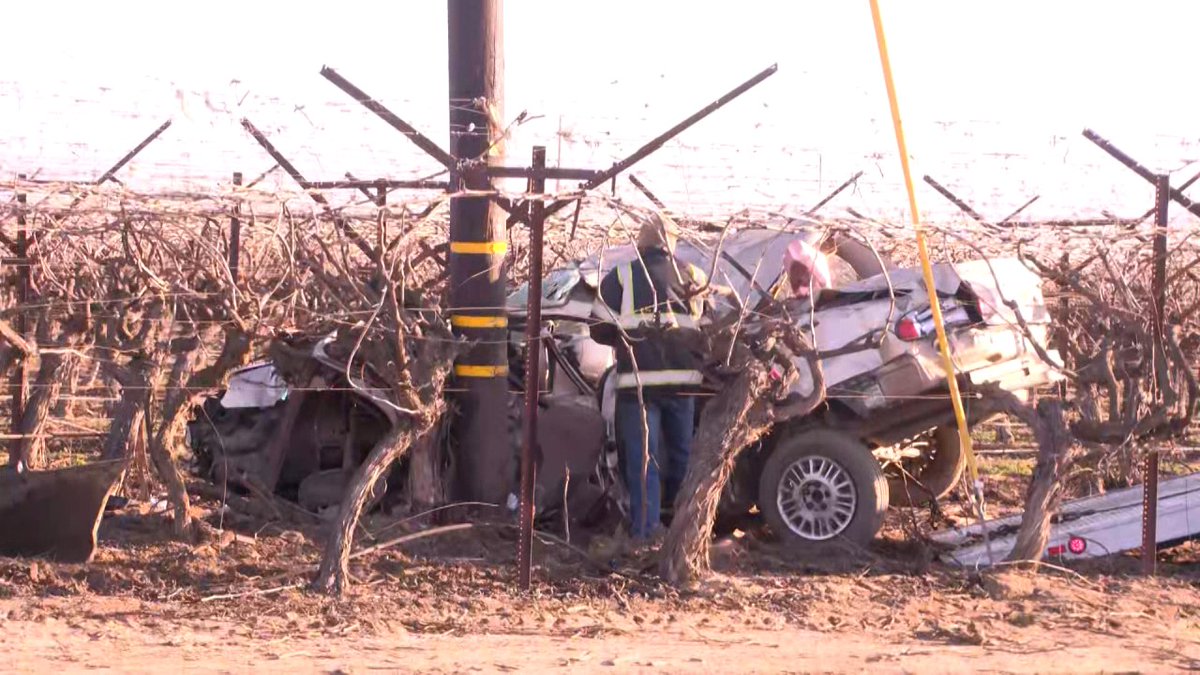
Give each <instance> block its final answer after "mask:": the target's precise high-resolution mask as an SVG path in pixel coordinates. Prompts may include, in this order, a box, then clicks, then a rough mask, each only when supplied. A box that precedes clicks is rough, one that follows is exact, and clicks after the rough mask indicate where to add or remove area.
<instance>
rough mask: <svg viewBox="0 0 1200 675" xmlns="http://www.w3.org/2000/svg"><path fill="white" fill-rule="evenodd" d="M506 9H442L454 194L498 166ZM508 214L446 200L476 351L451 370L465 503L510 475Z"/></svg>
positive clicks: (499, 490) (459, 311) (454, 265)
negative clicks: (456, 389) (457, 390)
mask: <svg viewBox="0 0 1200 675" xmlns="http://www.w3.org/2000/svg"><path fill="white" fill-rule="evenodd" d="M503 8H504V5H503V2H502V0H447V3H446V11H447V25H448V29H449V33H448V38H449V39H448V46H449V74H450V102H449V103H450V154H451V155H453V157H454V158H455V160H456V162H457V163H456V164H455V169H454V171H453V175H452V176H451V180H450V184H451V185H450V189H451V192H461V191H462V190H490V189H491V188H492V182H491V180H490V179H489V178H488V176H487V174H486V165H488V164H497V165H499V164H500V163H501V160H502V159H503V144H502V142H498V141H500V139H501V134H502V133H503V130H502V129H500V128H498V127H499V125H498V124H497V121H498V120H499V119H501V118H502V116H503V114H504V113H503V110H504V106H503V102H504V87H503V80H504V46H503V45H504V40H503V19H504V9H503ZM504 222H505V214H504V213H503V212H502V211H501V210H500V208H499V207H498V206H497V205H496V204H494V203H493V201H492V200H491V199H489V198H488V197H486V196H482V197H481V196H471V197H452V198H451V200H450V301H451V306H452V308H451V311H452V314H451V324H452V325H453V327H454V329H455V331H456V332H457V333H458V334H460V335H463V336H465V337H466V338H467V339H469V340H473V341H476V342H475V345H474V346H473V347H472V348H471V349H470V350H469V351H468V352H467V353H466V354H465V355H464V356H463V357H461V358H460V359H459V361H458V363H457V364H456V365H455V369H454V372H455V375H456V376H457V378H458V380H459V383H460V384H461V385H462V387H463V388H464V389H465V390H466V391H465V392H464V393H463V394H462V395H461V397H460V399H459V409H460V411H461V421H460V423H459V424H458V442H459V447H460V448H461V451H460V454H459V464H458V466H459V468H460V471H461V473H460V474H459V476H458V487H459V488H460V490H461V491H462V492H463V493H464V494H463V497H465V498H468V499H474V500H478V501H486V502H491V503H504V501H505V499H506V497H507V494H506V488H507V486H508V484H509V481H510V480H511V476H512V475H513V471H512V467H513V456H512V454H513V453H512V451H511V448H510V445H509V444H510V440H509V438H510V437H509V435H508V433H507V428H508V420H507V405H506V403H507V397H508V386H507V380H508V365H507V364H508V353H507V349H506V338H507V332H508V331H507V328H508V321H507V318H506V314H505V311H504V291H505V288H504V282H505V266H504V256H505V253H506V252H507V243H506V240H505V228H504Z"/></svg>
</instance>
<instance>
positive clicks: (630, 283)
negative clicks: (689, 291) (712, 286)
mask: <svg viewBox="0 0 1200 675" xmlns="http://www.w3.org/2000/svg"><path fill="white" fill-rule="evenodd" d="M643 261H644V264H643ZM676 269H678V276H682V277H684V280H685V281H688V282H690V283H692V284H695V286H694V287H695V288H697V289H698V288H701V287H703V286H704V285H705V283H706V281H707V277H706V275H705V274H704V272H703V271H702V270H701V269H700V268H698V267H696V266H695V265H690V264H687V263H684V262H681V261H677V260H673V259H672V258H671V257H670V256H669V255H668V254H667V253H666V252H665V251H647V252H643V254H642V257H641V259H638V260H633V261H631V262H627V263H623V264H621V265H618V266H617V267H616V269H614V270H613V271H612V272H610V273H609V274H608V275H607V276H605V278H604V280H603V281H602V282H601V285H600V286H601V287H600V292H599V293H597V297H596V300H595V303H594V304H593V307H592V314H593V318H594V319H595V320H596V321H599V322H603V323H606V324H608V325H610V326H613V327H615V330H613V331H609V332H610V333H615V334H616V336H615V339H612V340H602V339H600V338H599V337H597V338H596V339H597V340H598V341H601V342H604V343H605V344H611V345H612V346H613V347H616V349H617V381H616V385H617V387H618V388H619V389H632V388H636V387H639V386H641V387H655V388H659V389H667V388H677V389H687V388H694V387H696V386H697V385H699V384H701V382H702V381H703V375H702V374H701V373H700V371H699V370H698V369H697V364H696V357H695V355H693V354H692V353H691V352H690V351H688V350H686V349H683V348H681V347H680V345H679V344H672V343H673V339H672V336H673V335H677V334H674V333H673V331H676V330H696V329H698V327H699V324H700V319H701V317H702V315H703V311H704V301H703V299H702V298H700V297H691V298H687V299H686V300H685V299H684V297H685V295H686V293H682V292H681V291H684V284H681V283H679V280H678V276H677V275H676ZM647 329H652V330H647ZM599 333H600V331H597V330H593V336H597V335H598V334H599ZM635 366H636V367H635Z"/></svg>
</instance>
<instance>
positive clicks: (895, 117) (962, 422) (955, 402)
mask: <svg viewBox="0 0 1200 675" xmlns="http://www.w3.org/2000/svg"><path fill="white" fill-rule="evenodd" d="M870 1H871V17H872V18H873V19H874V20H875V40H876V42H878V43H879V60H880V61H881V62H882V64H883V81H884V84H886V85H887V94H888V104H889V105H891V108H892V125H893V126H894V127H895V130H896V145H897V146H898V147H899V150H900V165H901V166H902V167H903V168H904V187H905V188H907V189H908V208H909V211H910V212H911V213H912V224H913V230H914V232H915V233H916V239H917V253H918V254H919V255H920V256H921V272H922V273H923V274H924V276H925V288H926V290H927V291H928V292H929V306H930V309H931V310H932V312H933V325H934V326H935V327H936V328H937V341H938V349H939V350H940V351H941V353H942V367H943V368H944V369H945V371H946V380H947V382H948V383H949V386H950V403H951V405H952V406H953V407H954V419H955V421H956V422H958V437H959V440H960V441H961V443H962V449H963V452H965V453H967V471H968V475H969V476H970V478H971V489H972V494H973V497H974V501H975V505H976V508H977V509H978V512H979V517H980V518H981V519H982V518H983V517H984V511H983V485H982V483H980V481H979V469H978V467H977V465H976V463H975V449H974V447H973V446H972V444H971V430H970V429H969V428H968V427H967V415H966V413H965V412H964V411H963V404H962V396H961V395H960V393H959V391H958V380H957V378H956V377H955V376H954V359H952V358H951V357H950V343H949V341H948V340H947V339H946V327H945V326H944V325H943V324H942V305H941V303H940V302H939V301H938V297H937V290H936V288H937V286H936V284H935V282H934V280H933V267H932V266H931V265H930V263H929V249H928V247H927V246H926V244H925V230H924V228H923V227H921V215H920V212H919V211H918V210H917V193H916V190H915V189H913V179H912V170H911V169H909V166H908V147H907V145H906V144H905V142H904V127H903V125H902V124H901V123H900V103H899V102H898V101H897V99H896V84H895V82H894V81H893V80H892V66H891V62H890V61H889V60H888V51H887V39H886V38H885V37H884V34H883V19H882V17H881V16H880V14H879V0H870Z"/></svg>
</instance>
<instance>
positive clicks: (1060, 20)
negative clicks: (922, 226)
mask: <svg viewBox="0 0 1200 675" xmlns="http://www.w3.org/2000/svg"><path fill="white" fill-rule="evenodd" d="M882 4H883V12H884V22H885V26H886V28H887V30H888V39H889V46H890V49H891V55H892V62H893V67H894V69H895V71H896V77H897V85H898V88H899V92H900V99H901V100H900V103H901V108H902V111H903V113H904V118H905V126H906V129H907V130H908V133H909V137H910V138H909V148H910V152H911V153H912V155H913V157H914V160H915V165H914V169H915V170H916V171H917V172H918V176H919V175H920V174H922V173H930V174H932V175H934V176H935V177H937V178H938V179H939V180H941V181H942V182H944V183H946V184H948V185H951V186H954V188H955V189H956V190H958V191H960V192H961V193H962V194H963V195H964V196H967V197H968V198H969V199H970V200H972V201H973V202H974V203H975V204H976V206H977V207H978V208H979V210H981V211H983V212H985V214H987V215H990V216H993V217H996V218H999V217H1001V216H1003V215H1005V214H1006V212H1007V210H1011V208H1012V207H1015V206H1016V205H1019V204H1021V203H1022V202H1024V201H1025V200H1026V199H1027V198H1028V197H1031V196H1033V195H1034V194H1041V195H1042V196H1043V198H1042V200H1041V201H1040V202H1039V204H1038V205H1037V206H1036V209H1038V210H1035V211H1033V212H1032V213H1033V215H1047V216H1048V215H1053V216H1062V215H1094V214H1095V213H1096V212H1097V211H1098V210H1100V209H1112V210H1115V211H1117V212H1119V213H1122V215H1131V211H1134V212H1136V211H1141V210H1143V209H1144V208H1148V207H1149V205H1150V200H1151V195H1152V189H1151V188H1150V186H1149V185H1145V184H1143V183H1142V182H1141V181H1140V179H1138V178H1136V177H1135V176H1133V175H1132V174H1130V173H1129V172H1128V171H1127V170H1125V169H1124V168H1123V167H1120V166H1119V165H1117V164H1116V163H1115V162H1114V161H1113V160H1111V159H1109V158H1108V157H1107V156H1105V155H1103V154H1102V153H1101V152H1100V151H1099V150H1097V149H1096V148H1095V147H1094V146H1092V145H1091V144H1090V143H1088V142H1087V141H1085V140H1084V139H1082V137H1080V135H1079V132H1080V130H1082V129H1083V128H1084V127H1085V126H1088V127H1092V128H1094V129H1096V130H1097V131H1099V132H1100V133H1101V134H1104V135H1106V136H1108V137H1109V138H1110V139H1111V140H1113V141H1114V142H1115V143H1116V144H1117V145H1118V146H1120V147H1122V148H1123V149H1125V150H1127V151H1128V152H1130V153H1131V154H1133V155H1134V156H1135V157H1140V158H1143V160H1144V161H1145V162H1146V163H1147V164H1148V165H1150V166H1151V168H1152V169H1154V170H1159V171H1181V172H1182V174H1184V175H1183V176H1179V177H1177V178H1176V182H1180V181H1182V180H1183V179H1184V177H1187V176H1190V173H1189V171H1190V172H1195V171H1196V170H1197V169H1198V168H1200V167H1190V166H1189V164H1190V162H1193V161H1196V160H1200V122H1197V117H1196V108H1197V105H1196V104H1197V96H1196V95H1195V94H1193V93H1192V92H1191V86H1190V84H1189V83H1190V81H1191V79H1192V73H1191V72H1190V70H1189V66H1190V65H1191V63H1192V62H1193V61H1194V54H1195V37H1194V31H1195V27H1196V26H1198V25H1200V3H1197V2H1190V1H1188V0H1174V1H1167V0H1157V1H1155V0H1146V1H1142V2H1136V3H1134V2H1128V1H1125V2H1117V1H1114V2H1103V1H1091V2H1085V1H1082V0H1079V1H1073V0H1057V1H1055V2H1046V1H1045V0H1008V1H1007V2H1003V3H1000V2H987V3H984V2H971V1H963V0H907V1H905V2H901V1H900V0H882ZM5 11H6V21H5V23H6V26H7V28H8V30H7V31H6V32H5V39H4V40H2V41H0V63H4V64H5V67H4V69H3V74H0V142H2V143H3V144H4V147H5V148H6V152H5V153H3V156H0V173H2V174H3V175H5V176H10V175H11V174H14V173H17V172H19V171H23V172H27V173H33V172H35V171H37V170H38V169H41V171H42V175H44V176H47V177H49V176H55V177H64V178H76V177H83V176H80V175H79V174H84V175H94V174H97V173H99V172H100V171H102V170H103V169H104V168H106V167H107V165H108V164H111V163H112V162H113V161H115V160H116V159H117V158H118V157H120V155H122V154H123V153H124V152H125V151H126V150H127V149H128V148H129V147H132V145H134V144H135V143H136V142H137V141H139V140H140V139H141V138H142V137H144V136H145V135H146V134H147V133H149V132H150V131H151V130H152V129H153V128H154V127H156V126H157V125H158V124H159V123H161V121H162V120H164V119H167V118H172V119H174V120H175V126H174V127H173V128H172V129H171V130H169V131H168V132H167V134H165V135H164V137H163V138H162V139H161V141H160V142H159V143H157V144H156V145H155V146H152V148H151V149H149V150H147V151H146V154H145V157H144V158H143V159H142V161H140V162H138V163H137V164H135V165H131V166H130V167H129V168H127V169H126V170H125V172H123V173H122V174H121V176H122V177H123V178H132V179H137V178H142V179H144V178H146V177H148V176H152V177H153V178H155V179H156V180H160V181H161V180H162V179H163V178H171V179H174V180H177V181H185V180H198V179H201V178H203V179H205V180H211V178H212V177H214V176H215V177H221V178H223V177H225V176H227V175H228V174H229V172H231V171H233V170H242V171H244V172H245V173H247V174H256V173H258V172H259V171H261V170H263V169H265V168H267V167H268V166H270V160H269V159H267V158H266V157H265V155H263V154H262V153H261V152H260V151H258V149H257V147H256V146H255V145H254V144H253V142H252V141H251V140H250V139H249V138H248V137H246V136H245V134H244V133H243V132H242V131H241V130H240V128H239V127H238V126H237V121H238V119H240V117H242V116H243V115H245V116H248V117H250V118H251V119H253V120H254V121H255V123H256V124H258V125H259V126H260V127H261V128H263V129H264V130H266V131H268V133H269V134H270V135H271V136H272V138H273V140H275V141H276V142H277V144H278V145H279V146H280V148H281V149H282V150H284V152H285V153H287V154H289V155H291V156H293V157H294V158H295V160H296V163H297V164H298V165H299V166H300V168H301V169H302V170H303V171H304V172H305V173H306V174H308V175H309V177H310V178H314V179H333V178H339V177H341V175H342V173H343V172H344V171H347V170H351V171H355V172H356V173H358V174H361V175H365V176H375V175H380V174H385V173H386V174H389V175H397V176H399V175H404V176H408V175H420V174H424V173H430V172H432V171H433V170H435V169H436V168H437V167H436V165H435V164H434V163H433V162H432V160H428V159H427V158H423V157H422V156H421V155H420V154H419V152H418V151H415V150H414V149H413V148H412V147H411V146H410V145H409V144H408V143H407V142H406V141H405V139H404V138H403V137H401V136H400V135H398V134H396V133H395V132H393V131H391V130H390V129H388V128H387V127H385V126H384V125H382V123H380V122H378V121H377V120H374V119H373V118H372V117H371V116H370V115H369V114H368V113H366V112H365V111H363V110H361V109H359V108H358V107H357V106H356V105H355V104H353V102H351V101H349V99H348V98H346V97H345V96H344V95H343V94H342V93H341V92H339V91H337V90H336V89H335V88H334V87H332V85H330V84H328V83H327V82H325V81H324V79H323V78H321V77H319V76H318V74H317V72H318V70H319V69H320V67H321V66H322V65H330V66H332V67H335V68H337V69H338V70H339V71H340V72H341V73H342V74H343V75H345V76H346V77H347V78H349V79H350V80H351V81H353V82H355V83H356V84H358V85H359V86H360V87H362V88H363V89H365V90H366V91H367V92H369V93H371V94H373V95H375V96H376V97H378V98H381V99H383V100H384V101H385V102H386V103H387V104H388V105H390V106H391V107H393V109H394V110H395V111H396V112H397V113H398V114H400V115H401V116H402V117H405V118H406V119H409V120H410V121H412V122H413V123H414V124H416V125H417V126H418V127H419V128H422V129H425V130H427V131H428V133H429V134H430V135H431V136H433V137H434V138H435V139H436V140H438V141H439V142H442V143H444V142H445V137H446V133H447V132H446V121H445V117H446V107H445V98H446V29H445V3H444V2H441V1H438V0H422V1H420V2H417V1H410V2H388V3H384V2H380V3H374V2H364V1H361V0H341V1H339V2H326V3H320V4H308V3H303V2H267V1H260V2H249V1H247V0H241V1H237V0H210V1H208V2H203V3H199V2H186V3H164V2H161V0H160V1H158V2H150V1H144V2H143V1H136V0H113V1H111V2H105V3H96V2H66V1H55V0H40V1H39V2H24V3H15V4H14V6H12V7H6V8H5ZM505 11H506V22H505V41H506V61H507V101H506V111H507V115H508V116H509V117H512V116H515V115H516V113H518V112H520V111H521V110H525V109H527V110H529V112H530V113H531V114H533V115H545V117H544V118H542V119H540V120H537V121H535V122H532V123H530V124H527V125H525V126H523V127H522V128H521V129H520V133H519V134H518V136H517V138H516V139H515V140H514V143H513V144H512V146H510V151H511V154H512V160H511V161H512V162H513V163H518V162H522V163H523V162H524V161H525V158H526V156H527V154H528V150H527V148H528V146H529V145H531V144H533V143H544V144H546V145H548V146H549V147H550V148H551V150H550V152H551V159H552V161H553V160H554V159H555V158H556V157H559V156H560V153H561V162H562V164H563V165H576V166H578V165H583V166H606V165H607V164H609V163H611V162H612V161H613V159H614V158H616V157H619V156H621V155H623V154H624V153H626V152H629V151H631V150H633V149H634V148H636V147H637V146H638V145H639V144H640V143H641V142H642V141H644V140H645V139H648V138H650V137H651V136H653V135H655V134H657V133H658V132H659V131H661V130H663V129H665V128H666V127H668V126H670V125H671V124H674V123H675V122H676V121H677V120H678V119H679V118H681V117H683V116H684V115H686V114H688V113H690V112H692V110H694V109H695V108H697V107H699V106H700V105H703V104H704V103H706V102H708V101H709V100H711V99H712V98H715V97H716V96H718V95H719V94H721V93H724V92H725V91H726V90H728V89H729V88H731V87H732V86H734V85H736V84H738V83H739V82H741V81H742V80H744V79H746V78H747V77H749V76H750V75H752V74H754V73H756V72H758V71H759V70H761V69H762V68H763V67H765V66H767V65H769V64H771V63H778V64H779V73H778V74H777V75H776V76H774V77H772V78H770V79H768V80H767V81H766V82H765V83H763V84H762V85H760V86H759V87H758V88H757V89H756V90H754V91H752V92H751V93H749V94H747V95H746V96H745V97H743V98H742V99H740V100H738V101H735V102H734V103H732V104H731V105H729V106H728V107H727V108H726V109H724V110H722V111H721V112H719V113H717V114H716V115H714V116H712V117H711V118H709V119H708V120H705V121H704V122H702V123H701V124H700V125H698V126H697V127H696V128H694V129H693V130H691V131H689V132H687V133H686V134H685V135H684V136H681V137H680V139H679V142H678V143H676V144H673V145H672V146H671V147H669V148H668V149H666V150H665V151H664V152H663V153H662V154H661V155H658V156H656V157H655V158H653V160H651V161H648V162H647V163H646V164H645V165H644V166H639V167H638V169H637V173H638V174H639V175H640V176H641V177H643V178H644V179H645V180H646V181H647V182H648V183H650V184H651V185H652V186H656V187H659V191H660V192H664V193H666V194H668V195H670V196H671V200H670V201H673V202H674V203H681V202H686V203H687V205H689V206H691V207H692V208H694V209H698V210H703V209H705V208H713V209H718V207H719V206H731V205H733V204H735V203H737V202H748V201H754V200H759V201H761V202H763V203H767V204H775V205H776V206H780V205H784V204H793V205H795V206H796V207H798V208H800V209H801V210H802V209H803V208H806V207H807V206H810V205H811V204H812V203H813V202H815V201H817V199H819V197H820V196H821V195H822V194H824V193H825V192H828V191H829V190H830V189H831V188H832V187H834V186H836V185H837V183H840V182H841V181H842V180H844V178H846V177H848V176H849V175H850V174H852V173H854V172H855V171H857V170H860V169H863V170H866V171H867V174H866V176H865V177H864V184H863V185H862V186H861V189H860V192H859V194H857V195H853V196H846V197H844V198H842V199H841V200H839V202H838V204H842V205H852V206H853V207H854V208H856V209H860V210H866V211H869V212H873V213H875V214H879V215H888V216H899V215H900V214H902V213H903V209H904V206H905V205H904V203H903V200H902V197H901V195H902V193H901V192H899V191H898V190H897V188H898V186H899V185H900V173H899V170H898V168H899V167H898V162H897V161H896V158H895V154H894V148H895V146H894V139H893V137H892V132H891V125H890V120H889V118H888V112H887V101H886V98H885V94H884V90H883V86H882V78H881V75H880V68H879V58H878V53H877V51H876V47H875V41H874V33H873V29H872V26H871V18H870V10H869V5H868V3H867V0H825V1H824V2H801V1H796V0H772V1H767V0H763V1H759V2H752V1H741V2H736V3H734V2H728V1H717V0H709V1H697V0H692V1H684V0H672V1H669V2H668V1H658V2H647V1H645V0H642V1H637V0H609V1H608V2H604V3H596V2H577V1H563V0H559V1H554V0H508V2H507V3H506V7H505ZM560 123H561V125H562V128H563V129H564V130H566V131H568V132H570V133H571V136H570V139H569V140H567V141H566V142H565V143H564V144H563V145H562V147H559V143H558V134H557V132H558V131H559V126H560ZM660 186H661V187H660ZM714 195H716V196H714ZM921 202H922V206H923V207H924V208H925V209H927V210H928V211H930V212H932V213H934V214H935V215H936V214H938V213H946V212H947V211H946V208H947V205H946V204H945V202H944V201H943V200H942V199H941V198H940V197H938V196H937V195H936V194H933V193H932V192H931V191H929V190H928V189H927V188H924V186H922V192H921ZM948 212H949V213H953V212H954V210H953V207H949V211H948Z"/></svg>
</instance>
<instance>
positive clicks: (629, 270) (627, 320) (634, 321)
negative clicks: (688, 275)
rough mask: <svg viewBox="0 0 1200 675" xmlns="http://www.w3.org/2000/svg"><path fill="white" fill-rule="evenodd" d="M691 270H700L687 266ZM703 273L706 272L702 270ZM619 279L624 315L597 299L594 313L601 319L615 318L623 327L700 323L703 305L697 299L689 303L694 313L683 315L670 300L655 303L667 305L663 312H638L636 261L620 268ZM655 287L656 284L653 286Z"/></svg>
mask: <svg viewBox="0 0 1200 675" xmlns="http://www.w3.org/2000/svg"><path fill="white" fill-rule="evenodd" d="M688 271H689V272H692V273H693V274H695V272H697V271H698V270H697V269H696V268H695V266H694V265H688ZM700 275H701V276H703V272H701V273H700ZM617 281H618V282H619V284H620V286H621V314H620V315H619V316H613V313H612V309H611V308H610V307H608V305H607V304H605V303H604V301H603V300H602V299H597V304H598V305H599V306H596V305H593V307H592V313H593V314H595V315H596V316H598V317H599V318H601V319H603V320H606V321H612V322H613V323H615V324H617V325H618V326H620V327H621V328H624V329H626V330H633V329H636V328H640V327H641V326H642V325H643V324H648V325H651V326H653V325H663V326H672V327H675V328H696V327H697V325H698V322H697V318H696V317H698V316H699V315H700V314H701V310H702V308H703V305H702V304H701V303H700V301H698V299H696V298H693V299H692V300H691V301H690V302H689V303H688V304H689V307H690V309H691V312H692V314H693V316H688V315H686V314H685V315H683V316H680V315H678V314H676V313H675V310H674V309H672V308H671V303H670V301H669V300H667V301H665V302H661V303H660V302H655V305H660V304H661V305H665V307H664V309H663V310H662V311H661V312H639V311H636V309H635V303H634V285H633V263H632V262H627V263H623V264H621V265H619V266H618V267H617ZM651 288H653V286H652V287H651ZM656 300H657V299H656Z"/></svg>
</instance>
